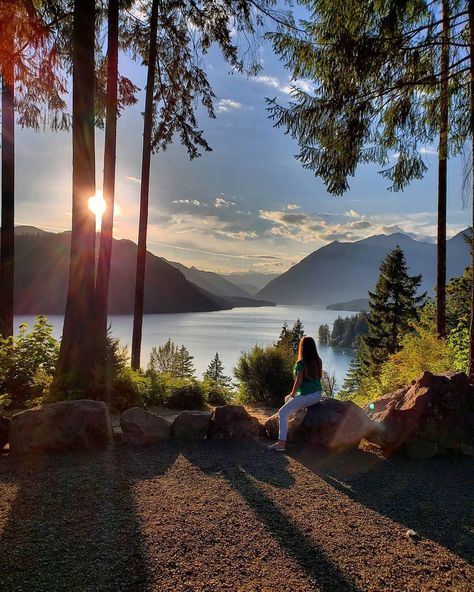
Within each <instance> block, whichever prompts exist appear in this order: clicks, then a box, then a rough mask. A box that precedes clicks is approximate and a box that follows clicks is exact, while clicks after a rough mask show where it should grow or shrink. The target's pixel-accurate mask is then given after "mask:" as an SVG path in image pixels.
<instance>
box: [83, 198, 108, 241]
mask: <svg viewBox="0 0 474 592" xmlns="http://www.w3.org/2000/svg"><path fill="white" fill-rule="evenodd" d="M87 205H88V206H89V210H90V211H91V212H92V213H93V214H95V228H96V230H97V231H99V230H100V229H101V226H102V216H103V215H104V213H105V210H106V209H107V204H106V203H105V199H104V196H103V194H102V191H101V190H100V189H98V190H97V191H96V194H95V195H93V196H92V197H89V200H88V202H87Z"/></svg>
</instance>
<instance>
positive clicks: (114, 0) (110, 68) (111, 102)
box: [94, 0, 119, 398]
mask: <svg viewBox="0 0 474 592" xmlns="http://www.w3.org/2000/svg"><path fill="white" fill-rule="evenodd" d="M118 45H119V0H109V3H108V16H107V91H106V97H107V98H106V123H105V141H104V182H103V196H104V201H105V212H104V215H103V217H102V227H101V231H100V242H99V261H98V264H97V276H96V281H95V287H94V313H95V319H94V320H95V331H96V336H97V344H96V345H97V349H96V368H97V370H98V371H99V372H101V373H102V374H103V375H105V373H106V368H105V357H106V342H107V305H108V300H109V281H110V265H111V258H112V233H113V218H114V197H115V162H116V149H117V102H118ZM105 384H106V385H107V386H108V387H110V385H109V384H108V383H107V382H105ZM108 394H109V393H107V395H108ZM107 398H109V397H108V396H107Z"/></svg>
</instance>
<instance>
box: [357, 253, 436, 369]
mask: <svg viewBox="0 0 474 592" xmlns="http://www.w3.org/2000/svg"><path fill="white" fill-rule="evenodd" d="M420 284H421V275H417V276H410V275H408V268H407V264H406V260H405V256H404V254H403V251H402V250H401V249H400V247H397V248H395V249H394V250H393V251H392V252H390V253H389V254H388V255H387V257H386V258H385V259H384V260H383V261H382V263H381V265H380V276H379V279H378V281H377V284H376V286H375V290H374V291H373V292H369V311H368V314H367V323H368V333H367V335H365V336H364V337H363V338H362V340H363V342H364V344H365V345H366V346H367V352H366V353H367V355H366V358H365V359H364V360H363V362H362V364H363V366H364V367H365V368H366V369H370V373H374V374H376V373H377V369H378V367H379V366H380V364H382V363H383V362H385V360H387V358H388V356H389V355H391V354H394V353H395V352H396V351H398V350H399V349H400V340H401V337H403V335H405V334H406V333H408V332H409V331H410V330H411V323H413V321H416V320H418V317H419V307H420V306H421V304H422V302H423V301H424V299H425V297H426V294H422V295H417V289H418V287H419V286H420Z"/></svg>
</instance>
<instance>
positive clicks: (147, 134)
mask: <svg viewBox="0 0 474 592" xmlns="http://www.w3.org/2000/svg"><path fill="white" fill-rule="evenodd" d="M157 29H158V0H153V2H152V6H151V15H150V42H149V43H150V45H149V50H148V59H147V62H148V63H147V81H146V97H145V114H144V119H143V147H142V172H141V182H140V219H139V223H138V248H137V271H136V279H135V305H134V311H133V335H132V359H131V363H132V368H133V369H135V370H137V369H139V368H140V354H141V343H142V328H143V301H144V294H145V264H146V235H147V228H148V201H149V192H150V157H151V149H152V138H151V135H152V131H153V130H152V128H153V95H154V90H155V68H156V54H157V40H156V33H157Z"/></svg>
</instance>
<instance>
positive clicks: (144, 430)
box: [120, 407, 171, 446]
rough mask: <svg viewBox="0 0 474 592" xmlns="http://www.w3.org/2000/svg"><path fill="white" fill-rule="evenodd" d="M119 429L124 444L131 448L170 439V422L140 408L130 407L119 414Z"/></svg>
mask: <svg viewBox="0 0 474 592" xmlns="http://www.w3.org/2000/svg"><path fill="white" fill-rule="evenodd" d="M120 427H121V428H122V432H123V441H124V443H125V444H131V445H132V446H146V445H148V444H155V443H156V442H159V441H160V440H169V439H170V437H171V422H170V421H168V420H167V419H165V418H164V417H161V416H160V415H156V414H155V413H150V412H149V411H145V410H144V409H141V408H140V407H132V408H131V409H127V411H124V412H123V413H121V414H120Z"/></svg>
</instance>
